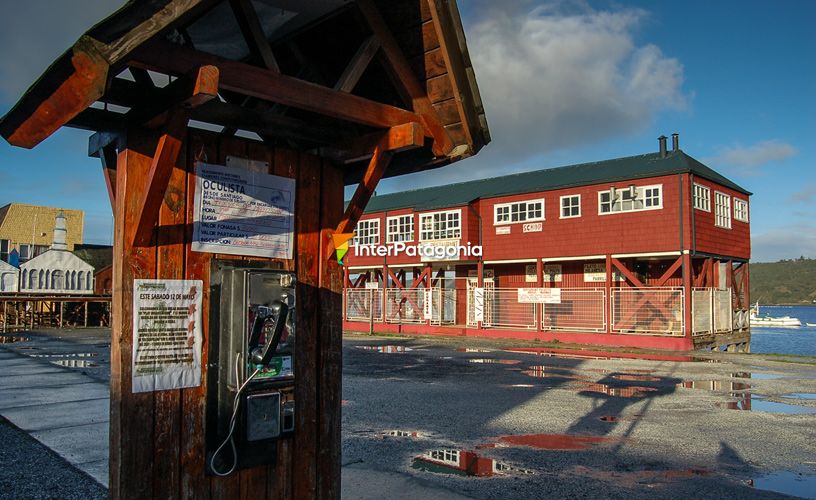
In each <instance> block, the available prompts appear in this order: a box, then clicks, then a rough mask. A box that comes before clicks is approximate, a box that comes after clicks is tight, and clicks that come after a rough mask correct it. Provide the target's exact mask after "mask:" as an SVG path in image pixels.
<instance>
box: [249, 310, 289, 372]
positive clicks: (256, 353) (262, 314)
mask: <svg viewBox="0 0 816 500" xmlns="http://www.w3.org/2000/svg"><path fill="white" fill-rule="evenodd" d="M288 314H289V306H288V305H286V304H285V303H284V302H281V301H280V300H275V301H273V302H272V304H270V305H269V306H260V307H258V309H257V311H256V312H255V321H253V322H252V333H251V334H250V336H249V354H250V361H251V362H252V364H254V365H265V364H267V363H269V360H270V359H271V358H272V355H273V354H274V353H275V351H276V350H277V349H278V344H279V343H280V339H281V336H282V335H283V329H284V328H285V327H286V317H287V316H288ZM269 320H273V321H274V322H275V324H274V326H273V330H272V335H271V336H267V338H266V343H265V344H264V345H263V346H260V345H258V343H259V341H260V339H261V333H263V330H264V326H265V325H266V322H267V321H269Z"/></svg>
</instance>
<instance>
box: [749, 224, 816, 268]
mask: <svg viewBox="0 0 816 500" xmlns="http://www.w3.org/2000/svg"><path fill="white" fill-rule="evenodd" d="M751 247H752V250H751V254H752V256H751V260H752V261H753V262H776V261H778V260H781V259H794V258H798V257H800V256H802V255H804V256H805V257H810V258H816V225H813V224H795V225H789V226H781V227H776V228H773V229H770V230H768V231H765V232H763V233H760V234H754V235H752V236H751Z"/></svg>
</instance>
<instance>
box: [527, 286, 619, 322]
mask: <svg viewBox="0 0 816 500" xmlns="http://www.w3.org/2000/svg"><path fill="white" fill-rule="evenodd" d="M541 308H542V312H541V328H542V329H543V330H545V331H554V332H558V331H560V332H605V331H606V291H605V290H604V289H603V288H562V289H561V303H560V304H541Z"/></svg>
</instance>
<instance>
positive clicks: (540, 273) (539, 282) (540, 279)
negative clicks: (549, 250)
mask: <svg viewBox="0 0 816 500" xmlns="http://www.w3.org/2000/svg"><path fill="white" fill-rule="evenodd" d="M536 286H537V287H538V288H543V287H544V261H543V260H542V259H536ZM536 307H537V308H538V309H537V310H538V312H539V315H538V319H537V320H536V331H537V332H539V333H541V332H542V331H544V328H543V327H542V326H541V325H542V323H544V304H536Z"/></svg>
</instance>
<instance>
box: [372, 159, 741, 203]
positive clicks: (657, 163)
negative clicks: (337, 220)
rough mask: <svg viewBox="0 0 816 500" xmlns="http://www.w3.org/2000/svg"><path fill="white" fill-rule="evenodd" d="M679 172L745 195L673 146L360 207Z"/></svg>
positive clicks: (462, 199) (378, 199)
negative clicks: (662, 153)
mask: <svg viewBox="0 0 816 500" xmlns="http://www.w3.org/2000/svg"><path fill="white" fill-rule="evenodd" d="M685 173H691V174H694V175H696V176H698V177H702V178H704V179H708V180H709V181H712V182H716V183H717V184H720V185H722V186H725V187H728V188H731V189H733V190H735V191H739V192H741V193H744V194H747V195H750V194H751V193H750V192H749V191H747V190H745V189H744V188H742V187H740V186H739V185H737V184H736V183H734V182H732V181H730V180H729V179H727V178H726V177H724V176H723V175H721V174H719V173H717V172H715V171H714V170H713V169H711V168H709V167H707V166H706V165H703V164H702V163H700V162H699V161H697V160H696V159H694V158H692V157H691V156H689V155H687V154H686V153H684V152H683V151H682V150H678V151H669V152H668V153H667V155H666V157H665V158H660V153H648V154H644V155H638V156H628V157H625V158H615V159H612V160H604V161H597V162H592V163H581V164H578V165H568V166H564V167H557V168H549V169H544V170H536V171H533V172H523V173H519V174H512V175H504V176H501V177H492V178H488V179H478V180H474V181H467V182H459V183H456V184H447V185H444V186H435V187H430V188H423V189H414V190H411V191H401V192H399V193H391V194H384V195H379V196H374V197H373V198H371V201H369V202H368V206H366V209H365V211H366V213H372V212H382V211H385V210H397V209H400V208H413V209H415V210H432V209H437V208H445V207H454V206H461V205H466V204H467V203H470V202H471V201H473V200H476V199H479V198H495V197H498V196H508V195H513V194H524V193H535V192H540V191H550V190H554V189H562V188H569V187H577V186H587V185H592V184H599V183H604V182H619V181H624V180H633V179H643V178H647V177H656V176H661V175H672V174H685Z"/></svg>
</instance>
